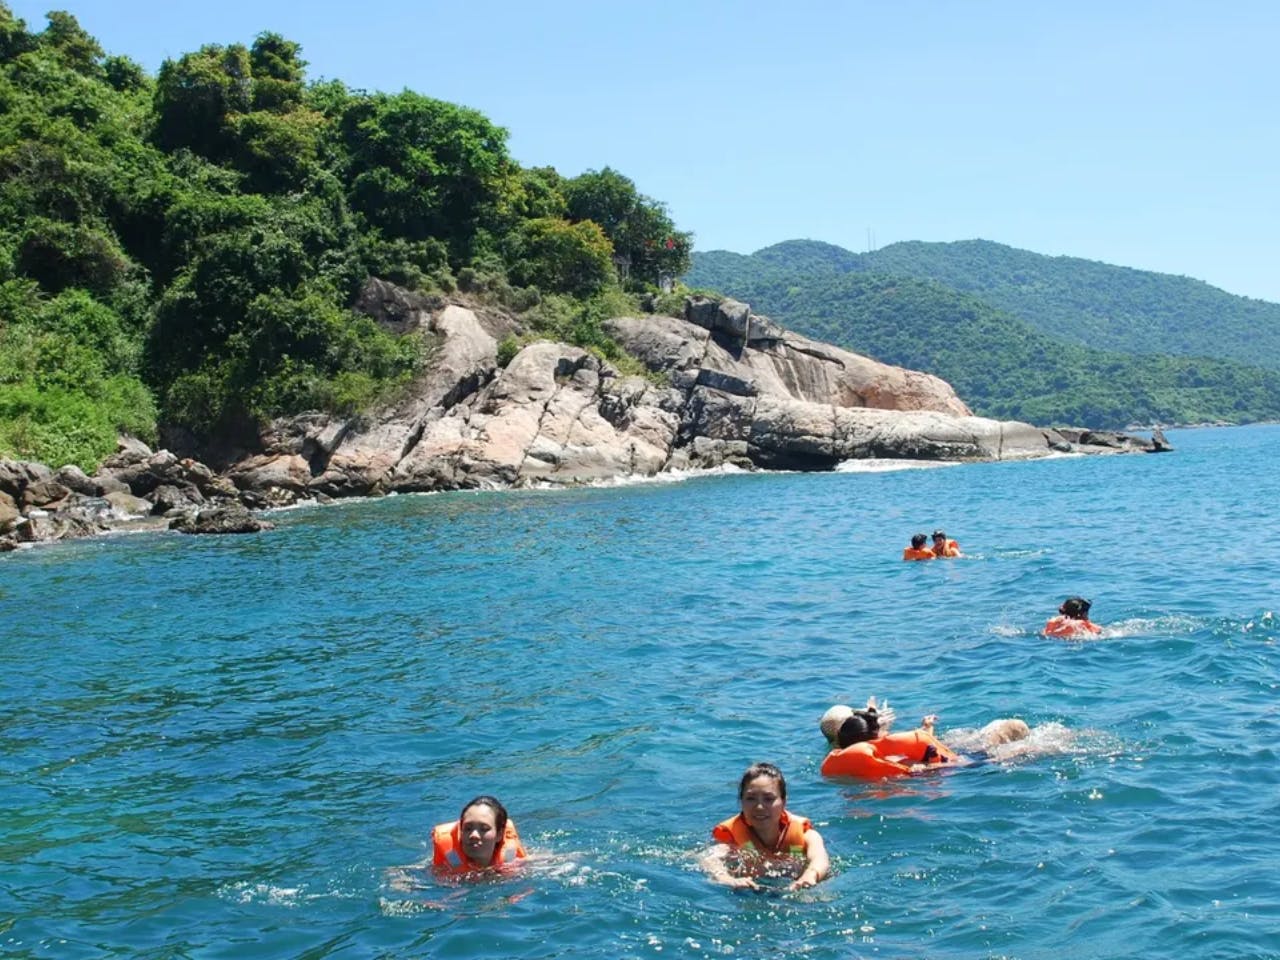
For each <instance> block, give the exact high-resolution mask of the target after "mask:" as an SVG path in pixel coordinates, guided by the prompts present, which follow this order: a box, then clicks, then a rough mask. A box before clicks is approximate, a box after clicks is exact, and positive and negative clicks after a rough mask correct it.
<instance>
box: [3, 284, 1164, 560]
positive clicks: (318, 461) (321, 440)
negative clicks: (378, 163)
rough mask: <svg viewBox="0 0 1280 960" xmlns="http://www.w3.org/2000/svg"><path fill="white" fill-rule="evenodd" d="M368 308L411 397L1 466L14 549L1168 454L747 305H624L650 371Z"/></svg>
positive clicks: (463, 312)
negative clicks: (959, 465)
mask: <svg viewBox="0 0 1280 960" xmlns="http://www.w3.org/2000/svg"><path fill="white" fill-rule="evenodd" d="M359 306H360V307H361V309H363V310H365V311H366V312H368V313H369V314H370V315H372V316H374V317H375V318H376V319H377V320H378V321H379V322H380V323H382V324H384V325H385V326H387V327H389V328H391V329H394V330H396V331H397V332H410V331H412V332H416V333H418V334H419V335H420V336H422V337H423V338H424V339H425V340H426V341H427V342H428V343H429V344H430V349H431V361H430V363H429V364H428V367H427V370H426V371H425V372H424V373H423V374H422V375H421V376H420V377H419V378H418V380H417V382H416V383H415V384H414V385H413V388H412V389H411V390H408V391H405V393H404V395H403V396H402V397H401V398H400V399H399V400H397V401H396V402H394V403H391V404H389V405H387V406H385V407H384V408H383V409H381V410H379V411H377V412H376V413H374V414H371V415H368V416H360V417H349V418H343V417H335V416H330V415H326V414H319V413H311V414H305V415H302V416H297V417H290V418H285V419H281V420H277V421H275V422H273V423H271V424H270V425H269V426H267V427H266V428H265V429H264V430H263V432H262V434H261V436H260V437H259V443H258V445H257V447H256V449H254V450H252V451H248V452H241V453H240V454H237V455H236V456H234V457H232V458H231V459H230V460H229V462H227V463H223V464H221V466H222V467H224V468H225V472H223V473H221V474H219V473H215V471H213V470H211V469H210V468H209V467H207V466H205V465H204V464H202V463H199V462H197V461H195V460H192V459H189V458H179V457H177V456H175V455H174V454H173V453H170V452H169V451H167V450H161V451H159V452H153V451H152V450H151V449H149V448H148V447H147V446H146V445H145V444H143V443H141V442H139V441H137V440H133V439H131V438H123V439H122V441H121V444H120V448H119V450H118V451H117V453H116V454H115V455H114V456H112V457H110V458H108V459H107V460H106V461H105V462H104V463H103V465H102V468H101V469H100V470H99V471H98V473H97V474H96V475H95V476H93V477H88V476H86V475H85V474H84V473H83V472H82V471H80V470H78V469H76V468H74V467H64V468H62V469H60V470H59V471H57V473H54V472H52V471H50V470H49V468H48V467H45V466H43V465H41V464H32V463H26V462H21V461H0V549H5V548H6V547H7V548H12V547H13V546H15V545H16V544H18V543H19V542H24V541H34V540H43V539H58V538H63V537H72V536H85V535H91V534H93V533H97V532H101V531H103V530H105V529H108V528H111V527H114V526H117V525H119V524H121V523H126V522H134V523H137V522H141V521H142V518H144V517H145V518H150V522H152V523H159V524H161V525H165V526H170V525H171V526H172V527H173V528H174V529H179V530H182V531H185V532H246V531H251V530H257V529H266V528H268V527H269V525H263V524H262V522H261V521H259V520H257V519H256V518H255V517H253V516H252V515H251V514H250V513H248V509H246V508H251V509H260V508H266V507H273V506H281V505H285V504H288V503H292V502H294V501H296V500H298V499H301V498H308V499H327V498H330V497H342V496H352V495H368V494H375V495H376V494H385V493H391V492H394V491H423V490H450V489H461V488H477V487H508V486H527V485H533V484H542V483H550V484H574V483H583V482H590V481H596V480H604V479H610V478H617V477H623V476H641V477H647V476H653V475H654V474H657V473H660V472H662V471H665V470H676V469H686V468H699V467H718V466H722V465H725V464H733V465H737V466H740V467H743V468H747V469H752V468H769V469H788V470H829V469H832V468H834V467H835V466H836V465H837V464H838V463H840V462H842V461H844V460H850V459H858V458H870V457H893V458H910V459H932V460H1010V459H1026V458H1031V457H1041V456H1046V455H1049V454H1051V453H1054V452H1086V453H1115V452H1132V451H1137V450H1149V451H1152V450H1164V449H1168V444H1167V443H1166V442H1165V441H1164V437H1163V435H1160V436H1158V437H1156V438H1155V439H1154V440H1151V441H1148V440H1144V439H1142V438H1138V437H1133V436H1130V435H1127V434H1118V433H1110V432H1097V431H1086V430H1079V431H1069V430H1058V431H1055V430H1043V429H1040V428H1037V427H1033V426H1031V425H1030V424H1026V423H1018V422H1013V421H996V420H990V419H987V418H985V417H975V416H973V415H972V414H971V412H970V411H969V409H968V407H966V406H965V405H964V403H963V402H962V401H961V400H960V398H959V397H957V396H956V394H955V392H954V391H953V390H952V389H951V387H950V386H949V385H948V384H947V383H945V382H944V381H942V380H939V379H938V378H937V377H933V376H930V375H928V374H924V373H918V372H915V371H911V370H904V369H902V368H899V367H893V366H889V365H887V364H883V363H879V362H877V361H875V360H871V359H869V358H867V357H863V356H859V355H857V354H854V353H850V352H848V351H846V350H841V349H838V348H836V347H833V346H830V345H828V344H824V343H819V342H817V341H814V340H810V339H808V338H806V337H802V336H799V335H797V334H794V333H791V332H790V331H787V330H785V329H784V328H782V327H780V326H779V325H777V324H776V323H774V322H773V321H771V320H769V319H768V318H767V317H760V316H757V315H755V314H753V313H751V311H750V309H749V308H748V306H747V305H746V304H743V303H739V302H736V301H733V300H724V301H715V300H710V299H706V298H690V299H689V300H688V301H687V304H686V310H685V316H684V317H682V318H681V317H665V316H645V317H621V318H617V319H614V320H610V321H608V323H607V324H606V328H607V331H608V333H609V334H610V336H612V337H613V338H614V340H615V341H616V342H617V343H619V344H620V345H621V346H622V347H623V348H624V349H625V350H626V351H627V353H629V354H630V355H631V356H632V357H635V358H637V359H638V360H639V361H640V362H641V363H642V364H643V365H644V367H645V369H646V370H647V375H644V376H640V375H635V374H632V375H629V376H624V375H623V374H622V373H621V372H620V371H619V370H618V369H617V367H615V366H614V365H613V364H611V363H609V362H607V361H604V360H601V359H600V358H599V357H598V356H596V355H594V354H592V353H589V352H587V351H586V350H583V349H581V348H578V347H573V346H568V345H566V344H563V343H553V342H550V341H534V342H531V343H528V344H526V345H525V346H524V347H523V349H521V350H520V351H519V352H518V353H516V355H515V357H514V358H513V359H511V360H510V362H509V363H508V364H507V365H506V366H505V367H502V366H499V363H498V343H499V341H500V339H501V338H503V337H505V336H507V335H509V334H511V333H513V332H519V331H518V328H517V326H516V322H515V320H514V319H513V318H511V317H509V316H507V315H504V314H502V313H499V312H495V311H489V310H486V309H485V308H478V307H474V306H468V305H466V304H464V303H461V302H448V301H446V300H444V299H443V298H431V297H424V296H420V295H418V294H413V293H409V292H407V291H404V290H400V289H399V288H396V287H394V286H392V285H391V284H387V283H383V282H381V281H370V283H369V284H367V285H366V287H365V289H364V291H363V293H362V295H361V298H360V301H359Z"/></svg>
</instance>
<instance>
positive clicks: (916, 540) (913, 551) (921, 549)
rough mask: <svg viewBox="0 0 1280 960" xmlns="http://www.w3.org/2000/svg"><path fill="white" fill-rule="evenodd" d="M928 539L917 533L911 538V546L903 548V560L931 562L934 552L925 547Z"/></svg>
mask: <svg viewBox="0 0 1280 960" xmlns="http://www.w3.org/2000/svg"><path fill="white" fill-rule="evenodd" d="M927 539H928V538H927V537H926V536H925V535H924V534H923V533H917V534H916V535H915V536H914V537H912V538H911V546H909V547H905V548H904V549H903V551H902V559H903V560H932V559H933V558H934V552H933V551H932V550H930V549H929V548H928V547H926V546H925V541H926V540H927Z"/></svg>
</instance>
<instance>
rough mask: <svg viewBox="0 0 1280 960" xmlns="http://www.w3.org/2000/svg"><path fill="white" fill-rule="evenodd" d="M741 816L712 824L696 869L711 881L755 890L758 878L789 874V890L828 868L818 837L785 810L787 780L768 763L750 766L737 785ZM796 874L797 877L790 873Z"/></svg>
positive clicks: (818, 877)
mask: <svg viewBox="0 0 1280 960" xmlns="http://www.w3.org/2000/svg"><path fill="white" fill-rule="evenodd" d="M738 804H739V806H740V807H741V812H740V813H738V814H737V815H736V816H733V817H730V818H729V819H728V820H725V821H723V822H721V823H719V824H717V825H716V827H715V829H714V830H712V831H711V836H712V837H713V838H714V839H715V841H716V844H715V846H713V847H712V848H711V850H710V851H708V852H707V854H706V855H705V856H704V857H703V858H702V866H703V868H704V869H705V870H706V871H707V873H708V874H709V875H710V876H711V879H712V880H714V881H715V882H716V883H723V884H725V885H726V886H730V887H745V888H747V889H750V890H759V889H761V885H760V884H759V883H758V882H757V880H756V878H757V877H761V876H778V875H783V876H788V875H789V876H795V880H793V881H792V883H791V886H790V889H792V890H799V889H802V888H803V887H812V886H813V885H814V884H815V883H818V882H819V881H821V880H823V879H824V878H825V877H826V876H827V874H828V873H829V872H830V870H831V860H830V858H829V857H828V856H827V848H826V845H825V844H824V843H823V842H822V835H821V834H820V833H818V831H817V830H815V829H813V824H812V823H810V822H809V820H808V818H806V817H802V816H799V815H798V814H794V813H792V812H791V811H790V810H788V809H787V781H786V779H785V778H784V777H783V776H782V771H781V770H779V769H778V768H777V767H775V766H774V765H773V764H771V763H754V764H752V765H751V766H749V767H748V768H747V772H746V773H744V774H743V775H742V781H741V782H740V783H739V784H738ZM797 871H799V875H798V876H797V875H796V872H797Z"/></svg>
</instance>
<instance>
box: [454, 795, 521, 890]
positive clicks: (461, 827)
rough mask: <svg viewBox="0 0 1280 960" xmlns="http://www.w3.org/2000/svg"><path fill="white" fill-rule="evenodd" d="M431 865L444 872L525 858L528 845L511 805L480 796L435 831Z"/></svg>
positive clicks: (489, 866)
mask: <svg viewBox="0 0 1280 960" xmlns="http://www.w3.org/2000/svg"><path fill="white" fill-rule="evenodd" d="M431 846H432V855H431V866H432V868H433V869H435V870H436V871H438V872H441V873H448V874H453V873H468V872H470V871H473V870H487V869H489V868H493V867H502V866H505V865H507V864H510V863H514V862H515V861H516V860H520V859H524V856H525V852H524V847H522V846H521V845H520V835H519V834H518V833H516V825H515V823H513V822H512V820H511V818H510V817H509V816H507V808H506V807H504V806H503V805H502V804H501V803H499V802H498V800H497V798H495V797H490V796H479V797H476V798H475V799H474V800H472V801H470V802H469V803H468V804H467V805H466V806H465V807H463V808H462V812H461V813H460V814H458V819H457V820H454V821H452V822H450V823H442V824H439V825H438V826H437V827H436V828H435V829H434V830H432V831H431Z"/></svg>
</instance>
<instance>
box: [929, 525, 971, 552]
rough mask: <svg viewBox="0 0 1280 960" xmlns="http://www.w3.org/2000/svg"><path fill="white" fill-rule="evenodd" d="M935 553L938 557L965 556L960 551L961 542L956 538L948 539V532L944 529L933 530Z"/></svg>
mask: <svg viewBox="0 0 1280 960" xmlns="http://www.w3.org/2000/svg"><path fill="white" fill-rule="evenodd" d="M933 555H934V556H935V557H938V558H944V557H945V558H947V559H950V558H952V557H963V556H964V554H963V553H961V552H960V544H958V543H956V542H955V541H954V540H948V539H947V534H946V532H945V531H943V530H935V531H933Z"/></svg>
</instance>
